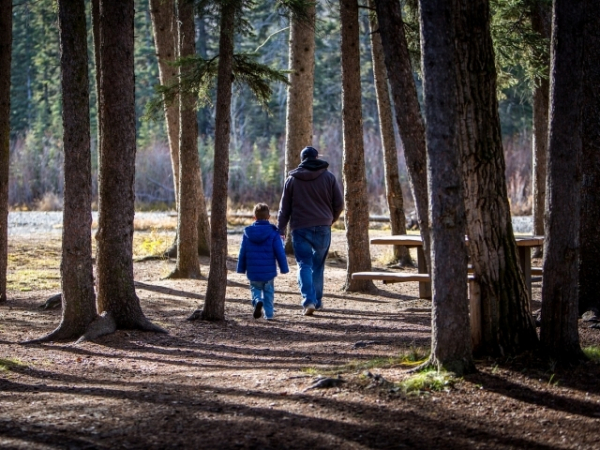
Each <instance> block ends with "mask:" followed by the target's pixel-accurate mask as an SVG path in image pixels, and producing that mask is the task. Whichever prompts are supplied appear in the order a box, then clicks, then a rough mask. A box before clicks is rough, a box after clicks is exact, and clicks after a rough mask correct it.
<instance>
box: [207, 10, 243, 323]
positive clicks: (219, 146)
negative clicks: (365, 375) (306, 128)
mask: <svg viewBox="0 0 600 450" xmlns="http://www.w3.org/2000/svg"><path fill="white" fill-rule="evenodd" d="M239 7H240V5H239V2H238V0H232V1H228V2H225V3H224V4H223V6H222V8H221V32H220V37H219V66H218V69H217V100H216V118H215V156H214V169H213V170H214V172H213V196H212V202H211V216H210V227H211V234H210V238H211V239H210V255H211V257H210V269H209V274H208V285H207V287H206V300H205V302H204V309H203V310H202V314H201V316H200V317H201V318H202V319H205V320H223V319H224V318H225V293H226V289H227V184H228V180H229V132H230V130H231V88H232V71H233V46H234V41H233V39H234V23H235V14H236V11H237V10H238V8H239Z"/></svg>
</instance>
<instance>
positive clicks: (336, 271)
mask: <svg viewBox="0 0 600 450" xmlns="http://www.w3.org/2000/svg"><path fill="white" fill-rule="evenodd" d="M386 233H387V232H384V231H372V232H371V234H372V235H378V234H380V235H383V234H386ZM239 243H240V235H231V236H230V254H231V256H232V258H231V261H230V266H229V268H230V274H229V282H228V287H227V303H226V318H227V320H226V321H225V322H222V323H207V322H202V321H194V322H189V321H186V320H185V319H186V317H188V316H189V315H190V313H191V312H192V311H193V310H195V309H196V308H197V307H198V306H199V305H201V304H202V302H203V294H204V293H205V291H206V279H202V280H197V281H192V280H167V279H164V277H165V275H166V274H168V273H169V272H170V271H171V270H172V269H173V267H174V264H175V262H174V261H173V260H170V261H164V260H162V261H145V262H137V263H136V264H135V271H136V273H135V277H136V281H137V292H138V296H139V297H140V300H141V303H142V307H143V309H144V311H145V313H146V315H147V316H148V317H149V318H150V319H151V320H152V321H153V322H155V323H157V324H159V325H161V326H162V327H164V328H166V329H168V330H169V334H168V335H162V334H153V333H144V332H138V331H118V332H117V333H115V334H113V335H110V336H106V337H103V338H100V339H98V340H97V341H96V342H86V343H82V344H79V345H73V344H65V343H52V344H44V345H20V344H19V342H20V341H23V340H26V339H31V338H34V337H40V336H42V335H44V334H46V333H48V332H50V331H52V330H53V329H54V328H55V327H56V326H57V325H58V323H59V321H60V310H44V309H41V308H40V307H39V306H40V304H42V303H43V302H44V301H45V299H46V298H48V297H49V296H50V295H51V294H54V293H56V292H57V289H56V287H53V286H52V285H51V284H50V285H47V284H46V285H44V284H42V283H37V284H36V285H35V286H33V287H31V289H32V290H29V291H28V290H27V286H21V290H17V288H16V287H14V286H13V287H14V289H13V290H11V291H10V293H9V294H10V295H9V302H8V303H7V304H5V305H2V306H0V405H1V407H0V448H6V449H8V448H19V449H50V448H52V449H56V448H61V449H62V448H65V449H95V448H106V449H109V448H110V449H113V448H125V449H162V448H256V449H267V448H297V449H300V448H341V449H364V448H543V449H559V448H560V449H563V448H564V449H571V448H572V449H579V448H582V449H593V448H600V382H599V381H600V365H599V364H597V363H593V362H588V363H585V364H582V365H580V366H578V367H574V368H561V367H559V366H557V365H555V364H552V363H551V362H550V363H549V362H544V361H539V360H537V359H536V358H535V356H524V357H520V358H517V359H511V360H485V361H478V362H477V367H478V369H479V372H478V373H477V374H474V375H469V376H466V377H465V378H464V379H460V380H457V381H456V382H455V383H453V384H452V383H451V384H449V385H448V386H447V387H446V389H444V390H442V391H429V390H423V391H421V392H417V393H405V392H404V390H403V389H402V388H401V387H399V385H398V384H397V383H399V382H400V381H402V380H403V379H405V378H406V377H407V371H408V369H410V367H411V366H410V364H409V363H406V364H401V363H400V358H396V359H395V360H388V358H389V357H397V356H398V355H409V354H419V353H420V354H421V355H423V352H424V351H426V350H427V349H428V348H429V343H430V333H431V329H430V320H431V318H430V315H431V309H430V306H431V305H430V303H429V302H428V301H425V300H419V299H418V298H417V297H416V296H417V285H416V283H404V284H395V285H382V284H377V286H378V287H379V288H380V291H379V293H378V294H375V295H373V294H360V293H344V292H342V290H341V288H342V286H343V284H344V281H345V277H346V272H345V262H344V261H343V259H344V258H343V255H344V254H345V244H344V234H343V232H339V231H338V232H335V233H334V244H333V247H332V258H331V259H330V260H329V264H328V267H327V269H326V286H325V288H326V298H325V300H324V308H325V309H324V311H319V312H316V313H315V315H314V316H312V317H305V316H303V315H302V314H301V308H300V295H299V293H298V289H297V285H296V279H295V273H294V272H295V270H294V268H295V264H294V263H293V260H292V259H290V264H291V266H292V268H293V270H292V272H291V273H290V274H288V275H284V276H279V277H278V278H277V279H276V298H275V300H276V313H275V314H276V319H275V320H274V321H272V322H267V321H265V320H263V319H259V320H254V319H253V318H252V309H251V306H250V300H249V289H248V284H247V281H246V279H245V277H244V276H243V275H238V274H236V273H235V259H234V255H235V254H236V252H237V249H238V248H239V247H238V246H239ZM10 245H11V254H12V258H13V259H11V261H12V264H16V262H15V261H16V260H17V258H18V257H20V256H19V255H23V254H28V255H29V257H30V258H38V259H39V258H48V261H49V263H48V264H49V268H48V269H47V271H48V272H49V273H51V274H52V273H53V274H54V283H55V284H56V283H57V281H56V279H57V277H58V270H57V269H58V256H57V252H56V248H59V247H58V246H59V243H58V242H57V241H56V240H55V239H54V240H52V239H50V238H48V237H47V236H44V235H38V236H35V237H31V236H29V237H27V239H26V240H25V239H23V238H19V237H16V236H15V237H13V238H11V243H10ZM52 249H54V250H52ZM372 250H373V261H374V266H375V267H383V266H384V263H385V258H386V252H389V250H388V249H384V248H372ZM42 255H45V256H42ZM202 263H203V264H202V270H203V273H204V274H206V272H207V270H208V261H207V260H202ZM538 264H539V262H538ZM411 270H414V269H411ZM50 278H52V277H50ZM539 296H540V288H539V284H538V285H536V286H535V287H534V298H535V299H536V300H539ZM536 304H537V306H538V307H539V303H537V302H536ZM588 327H589V323H586V322H583V321H582V322H581V324H580V336H581V342H582V346H583V347H586V346H591V345H599V344H600V331H599V330H596V329H590V328H588ZM319 374H322V375H326V376H329V377H332V378H336V377H337V374H339V376H340V378H341V379H342V380H343V382H339V383H334V384H337V385H336V386H334V387H330V388H324V389H319V388H314V389H307V388H309V387H310V386H311V385H312V384H313V383H314V382H315V381H316V379H317V376H318V375H319Z"/></svg>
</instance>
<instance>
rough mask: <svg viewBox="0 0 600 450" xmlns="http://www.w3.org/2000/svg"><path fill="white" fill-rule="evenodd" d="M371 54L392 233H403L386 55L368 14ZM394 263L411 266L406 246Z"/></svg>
mask: <svg viewBox="0 0 600 450" xmlns="http://www.w3.org/2000/svg"><path fill="white" fill-rule="evenodd" d="M369 7H370V8H374V7H375V1H374V0H369ZM369 25H370V30H371V56H372V59H373V77H374V81H375V92H376V95H377V111H378V113H379V129H380V134H381V144H382V146H381V147H382V148H381V150H382V153H383V161H384V164H383V168H384V172H385V196H386V198H387V203H388V209H389V210H390V224H391V228H392V230H391V231H392V235H397V234H406V215H405V214H404V199H403V198H402V188H401V187H400V174H399V170H398V150H397V149H396V138H395V136H394V122H393V121H394V117H393V116H394V115H393V112H392V105H391V103H390V92H389V89H388V77H387V73H386V68H385V55H384V53H383V46H382V45H381V35H380V34H379V26H378V24H377V17H376V16H375V14H370V20H369ZM394 262H396V263H399V264H400V265H401V266H412V265H413V261H412V259H411V257H410V253H409V251H408V247H404V246H400V245H395V246H394Z"/></svg>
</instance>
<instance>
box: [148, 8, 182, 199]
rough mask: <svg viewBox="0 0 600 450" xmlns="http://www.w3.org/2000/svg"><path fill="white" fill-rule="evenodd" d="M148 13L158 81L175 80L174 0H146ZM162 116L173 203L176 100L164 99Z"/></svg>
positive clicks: (166, 83)
mask: <svg viewBox="0 0 600 450" xmlns="http://www.w3.org/2000/svg"><path fill="white" fill-rule="evenodd" d="M150 15H151V17H152V27H153V29H154V45H155V46H156V57H157V59H158V74H159V77H160V84H162V85H163V86H169V85H170V84H171V83H174V82H176V81H177V67H175V66H173V65H172V64H169V63H172V62H174V61H175V60H176V58H177V16H176V13H175V0H150ZM165 119H166V125H167V136H168V138H169V150H170V154H171V167H172V169H173V188H174V191H175V204H176V209H177V210H179V208H178V206H177V205H178V202H179V195H178V194H179V102H178V101H176V102H173V104H170V105H168V104H166V103H165Z"/></svg>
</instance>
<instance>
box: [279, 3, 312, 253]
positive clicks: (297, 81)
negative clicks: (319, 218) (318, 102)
mask: <svg viewBox="0 0 600 450" xmlns="http://www.w3.org/2000/svg"><path fill="white" fill-rule="evenodd" d="M306 13H307V15H308V17H309V21H307V22H305V21H302V20H301V19H298V18H296V17H292V18H291V29H290V56H289V64H288V65H289V70H290V72H291V73H290V74H289V83H290V84H289V86H288V92H287V111H286V120H285V127H286V135H285V174H286V175H285V176H287V174H288V173H289V172H290V171H291V170H293V169H295V168H296V167H297V166H298V164H300V151H301V150H302V149H303V148H304V147H306V146H310V145H312V144H313V142H312V137H313V88H314V77H315V17H316V15H315V5H314V4H312V5H309V6H308V8H307V11H306ZM284 178H285V177H284ZM285 247H286V253H288V254H292V253H293V249H292V234H291V233H290V232H289V230H288V233H287V242H286V246H285Z"/></svg>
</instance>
